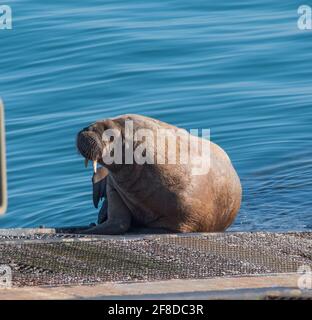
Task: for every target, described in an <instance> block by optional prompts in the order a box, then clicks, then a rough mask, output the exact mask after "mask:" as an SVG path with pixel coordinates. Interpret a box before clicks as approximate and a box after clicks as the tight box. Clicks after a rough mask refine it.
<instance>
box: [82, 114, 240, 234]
mask: <svg viewBox="0 0 312 320" xmlns="http://www.w3.org/2000/svg"><path fill="white" fill-rule="evenodd" d="M125 120H132V121H133V123H134V132H135V131H136V130H138V129H141V128H146V129H151V130H153V131H155V132H156V130H157V129H159V128H169V129H173V130H178V128H177V127H174V126H172V125H169V124H167V123H164V122H161V121H158V120H155V119H152V118H148V117H145V116H140V115H122V116H119V117H116V118H112V119H106V120H100V121H97V122H95V123H93V124H92V125H90V126H88V127H86V128H84V129H83V130H81V131H80V132H79V133H78V135H77V147H78V150H79V152H80V153H81V155H82V156H83V157H84V158H85V159H87V160H91V161H97V162H98V163H99V164H100V165H101V168H98V170H97V172H96V173H95V174H94V176H93V202H94V205H95V206H96V207H97V206H98V203H99V201H100V199H101V198H105V200H104V202H103V205H102V208H101V210H100V213H99V219H98V223H99V224H98V225H97V226H95V227H92V228H90V229H88V230H86V231H85V232H83V233H86V234H111V235H112V234H122V233H125V232H127V231H128V230H129V229H130V227H133V226H142V227H144V228H156V229H157V228H160V229H165V230H168V231H169V232H220V231H224V230H225V229H226V228H227V227H229V226H230V225H231V223H232V222H233V220H234V218H235V216H236V214H237V212H238V211H239V208H240V204H241V198H242V189H241V184H240V180H239V177H238V175H237V174H236V171H235V169H234V168H233V166H232V164H231V161H230V159H229V157H228V156H227V154H226V153H225V152H224V151H223V150H222V149H221V148H220V147H219V146H217V145H216V144H214V143H212V142H210V141H208V140H205V139H201V138H199V137H195V136H191V138H190V139H191V141H197V139H200V140H201V143H209V144H210V170H209V172H208V173H205V174H202V175H193V174H192V171H191V167H192V165H191V164H168V163H167V164H157V163H155V164H141V165H140V164H137V163H135V162H134V163H133V164H124V162H123V164H114V163H113V164H109V165H108V164H105V163H104V162H103V159H102V153H103V149H104V147H105V146H106V144H105V143H109V142H103V141H102V134H103V132H104V130H107V129H118V130H120V131H121V132H122V139H123V140H122V141H123V144H124V127H125ZM180 130H181V129H180ZM185 132H186V131H185ZM186 136H188V137H189V133H187V134H186ZM156 152H157V151H156ZM179 152H180V151H179ZM195 156H196V154H192V157H195Z"/></svg>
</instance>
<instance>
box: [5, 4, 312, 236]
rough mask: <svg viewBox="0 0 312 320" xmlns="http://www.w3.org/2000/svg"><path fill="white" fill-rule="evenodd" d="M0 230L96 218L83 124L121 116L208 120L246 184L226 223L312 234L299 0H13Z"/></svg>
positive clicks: (309, 53) (306, 38)
mask: <svg viewBox="0 0 312 320" xmlns="http://www.w3.org/2000/svg"><path fill="white" fill-rule="evenodd" d="M5 4H8V5H10V6H11V7H12V10H13V30H0V40H1V59H0V61H1V73H0V96H1V97H2V98H3V100H4V102H5V106H6V125H7V151H8V157H7V158H8V184H9V208H8V212H7V214H6V215H5V216H4V217H3V218H1V219H0V228H3V227H30V226H38V225H45V226H63V225H80V224H87V223H90V222H92V221H95V219H96V215H97V212H96V210H95V209H94V208H93V205H92V199H91V181H90V179H91V169H89V170H86V169H84V166H83V160H82V158H81V157H79V155H78V154H77V151H76V149H75V135H76V133H77V131H78V130H79V129H80V128H82V127H84V126H86V125H87V124H88V123H90V122H92V121H94V120H96V119H101V118H105V117H111V116H116V115H118V114H122V113H140V114H143V115H148V116H151V117H155V118H158V119H160V120H163V121H166V122H170V123H173V124H175V125H177V126H181V127H184V128H187V129H190V128H210V129H211V137H212V140H213V141H214V142H216V143H218V144H219V145H220V146H222V147H223V148H224V149H225V150H226V151H227V152H228V154H229V155H230V157H231V159H232V161H233V163H234V165H235V167H236V169H237V171H238V173H239V175H240V177H241V180H242V184H243V188H244V199H243V205H242V208H241V211H240V213H239V215H238V217H237V219H236V221H235V223H234V225H233V226H232V227H231V230H241V231H246V230H273V231H278V230H311V229H312V31H311V32H309V31H306V32H304V31H300V30H298V29H297V18H298V16H297V8H298V6H299V5H300V4H303V3H302V2H300V1H287V0H285V1H265V0H264V1H246V0H237V1H234V0H233V1H219V3H218V2H216V1H199V0H197V1H196V0H195V1H184V0H174V1H171V0H169V1H155V0H150V1H135V3H134V2H133V1H125V0H123V1H120V0H119V1H116V0H115V1H88V2H86V1H71V2H65V1H63V3H60V2H58V1H48V0H45V1H42V2H41V3H39V1H32V0H29V1H9V0H7V1H5Z"/></svg>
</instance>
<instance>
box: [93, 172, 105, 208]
mask: <svg viewBox="0 0 312 320" xmlns="http://www.w3.org/2000/svg"><path fill="white" fill-rule="evenodd" d="M107 175H108V171H107V169H106V168H104V167H101V168H99V169H98V170H97V171H96V173H94V174H93V177H92V185H93V204H94V206H95V208H98V206H99V201H100V200H102V199H103V198H107V194H106V184H107Z"/></svg>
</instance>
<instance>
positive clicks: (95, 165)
mask: <svg viewBox="0 0 312 320" xmlns="http://www.w3.org/2000/svg"><path fill="white" fill-rule="evenodd" d="M96 168H97V161H96V160H95V161H93V171H94V173H96Z"/></svg>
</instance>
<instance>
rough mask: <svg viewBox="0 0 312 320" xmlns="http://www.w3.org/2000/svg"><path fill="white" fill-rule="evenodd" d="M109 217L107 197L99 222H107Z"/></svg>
mask: <svg viewBox="0 0 312 320" xmlns="http://www.w3.org/2000/svg"><path fill="white" fill-rule="evenodd" d="M107 217H108V201H107V199H105V200H104V201H103V204H102V208H101V210H100V212H99V215H98V221H97V223H98V224H101V223H103V222H105V221H106V220H107Z"/></svg>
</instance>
